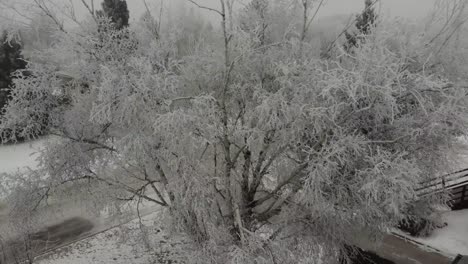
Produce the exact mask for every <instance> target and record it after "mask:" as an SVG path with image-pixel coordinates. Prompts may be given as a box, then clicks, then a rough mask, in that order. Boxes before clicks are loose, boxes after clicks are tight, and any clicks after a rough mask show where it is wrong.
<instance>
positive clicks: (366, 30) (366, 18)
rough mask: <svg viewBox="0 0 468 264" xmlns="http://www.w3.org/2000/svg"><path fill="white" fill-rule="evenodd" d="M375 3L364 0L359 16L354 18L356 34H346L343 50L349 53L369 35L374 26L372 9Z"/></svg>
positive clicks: (374, 19)
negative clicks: (363, 6) (362, 9)
mask: <svg viewBox="0 0 468 264" xmlns="http://www.w3.org/2000/svg"><path fill="white" fill-rule="evenodd" d="M374 4H375V2H374V1H373V0H365V8H364V11H362V13H361V14H359V15H358V16H357V17H356V24H355V26H356V29H357V30H358V32H354V33H349V32H346V33H345V36H346V43H345V49H346V50H347V51H349V50H350V49H351V48H353V47H357V46H359V43H360V42H362V41H364V38H365V36H367V35H369V34H370V33H371V31H372V28H373V27H374V25H375V21H376V19H377V14H376V13H375V9H374V7H373V6H374Z"/></svg>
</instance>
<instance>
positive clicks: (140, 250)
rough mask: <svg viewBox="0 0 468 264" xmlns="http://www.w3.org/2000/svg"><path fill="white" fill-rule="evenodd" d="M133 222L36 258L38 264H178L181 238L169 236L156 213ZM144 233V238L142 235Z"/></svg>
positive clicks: (180, 256)
mask: <svg viewBox="0 0 468 264" xmlns="http://www.w3.org/2000/svg"><path fill="white" fill-rule="evenodd" d="M158 213H159V212H156V213H152V214H149V215H147V216H145V217H143V218H142V224H143V230H145V231H146V232H142V229H140V227H141V226H140V222H139V220H138V219H137V220H133V221H131V222H128V223H126V224H123V225H121V226H118V227H114V228H111V229H108V230H107V231H104V232H102V233H99V234H97V235H95V236H92V237H89V238H86V239H84V240H81V241H79V242H76V243H73V244H70V245H68V246H66V247H63V248H61V249H59V250H57V251H55V252H53V253H52V254H46V255H43V256H40V257H38V258H37V260H38V262H37V263H38V264H63V263H67V264H102V263H114V264H128V263H132V264H147V263H180V262H177V260H181V258H182V257H183V256H182V255H181V254H180V253H181V252H180V251H179V250H180V248H182V247H181V246H180V244H182V243H184V242H183V239H177V238H174V237H173V236H171V237H169V235H168V234H165V233H164V232H163V231H161V229H160V225H159V224H158V222H157V221H155V220H154V219H158V218H159V217H157V215H156V214H158ZM145 234H146V235H145Z"/></svg>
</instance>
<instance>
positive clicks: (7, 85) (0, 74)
mask: <svg viewBox="0 0 468 264" xmlns="http://www.w3.org/2000/svg"><path fill="white" fill-rule="evenodd" d="M0 41H1V42H0V114H1V113H2V109H3V108H4V106H5V105H6V104H7V102H8V97H9V96H10V93H11V84H12V79H13V76H12V73H13V72H15V71H16V70H18V69H24V68H25V67H26V62H25V61H24V60H23V57H22V55H21V52H22V46H21V45H20V44H19V43H18V42H16V41H14V40H13V41H8V40H7V34H6V33H3V35H2V36H1V40H0Z"/></svg>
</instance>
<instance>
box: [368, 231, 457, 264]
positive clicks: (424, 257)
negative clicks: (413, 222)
mask: <svg viewBox="0 0 468 264" xmlns="http://www.w3.org/2000/svg"><path fill="white" fill-rule="evenodd" d="M360 246H361V247H362V248H363V249H364V250H367V251H373V252H376V253H377V254H378V255H379V256H380V257H383V258H385V259H388V260H390V261H393V262H395V264H450V263H452V260H453V259H454V258H455V256H451V255H449V254H444V253H442V252H437V251H436V250H434V249H431V248H427V247H426V248H425V246H424V245H423V244H417V242H411V241H410V240H408V239H406V238H404V237H401V236H397V235H394V234H389V235H387V236H386V237H385V238H384V239H383V241H382V242H381V243H379V245H377V246H376V245H360Z"/></svg>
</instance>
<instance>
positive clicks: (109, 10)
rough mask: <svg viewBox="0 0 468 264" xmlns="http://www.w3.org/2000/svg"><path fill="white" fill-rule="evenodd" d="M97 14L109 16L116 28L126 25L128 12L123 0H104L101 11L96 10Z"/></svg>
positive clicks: (125, 2) (128, 16)
mask: <svg viewBox="0 0 468 264" xmlns="http://www.w3.org/2000/svg"><path fill="white" fill-rule="evenodd" d="M98 16H106V17H108V18H110V20H111V21H112V23H113V24H114V26H115V28H116V29H122V28H124V27H128V22H129V18H130V12H129V11H128V7H127V1H125V0H104V1H103V2H102V11H98Z"/></svg>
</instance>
